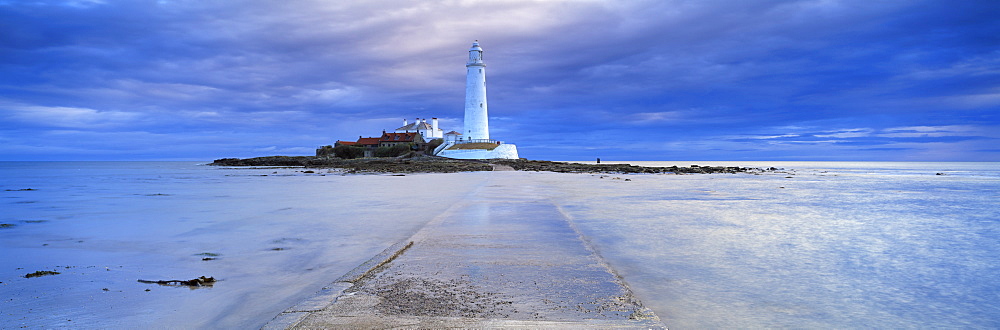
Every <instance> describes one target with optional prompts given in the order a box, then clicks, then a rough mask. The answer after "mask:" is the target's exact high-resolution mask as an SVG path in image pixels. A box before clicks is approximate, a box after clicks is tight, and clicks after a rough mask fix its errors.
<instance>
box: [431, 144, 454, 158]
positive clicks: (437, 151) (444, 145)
mask: <svg viewBox="0 0 1000 330" xmlns="http://www.w3.org/2000/svg"><path fill="white" fill-rule="evenodd" d="M453 145H455V142H454V141H449V142H445V143H442V144H441V145H439V146H438V147H437V148H434V153H433V155H435V156H437V154H439V153H441V152H442V151H444V150H445V149H448V147H451V146H453Z"/></svg>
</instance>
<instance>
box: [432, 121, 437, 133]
mask: <svg viewBox="0 0 1000 330" xmlns="http://www.w3.org/2000/svg"><path fill="white" fill-rule="evenodd" d="M431 129H432V130H433V132H437V131H438V119H437V118H431ZM431 134H435V133H431Z"/></svg>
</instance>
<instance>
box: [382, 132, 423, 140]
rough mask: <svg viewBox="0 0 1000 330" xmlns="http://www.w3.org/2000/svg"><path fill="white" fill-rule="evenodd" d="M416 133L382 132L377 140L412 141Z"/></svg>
mask: <svg viewBox="0 0 1000 330" xmlns="http://www.w3.org/2000/svg"><path fill="white" fill-rule="evenodd" d="M416 137H417V133H382V137H381V138H379V142H413V140H415V139H416Z"/></svg>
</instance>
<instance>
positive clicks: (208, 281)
mask: <svg viewBox="0 0 1000 330" xmlns="http://www.w3.org/2000/svg"><path fill="white" fill-rule="evenodd" d="M139 283H149V284H159V285H166V286H193V287H202V286H212V285H213V284H215V278H214V277H205V276H199V277H198V278H196V279H192V280H186V281H185V280H160V281H149V280H139Z"/></svg>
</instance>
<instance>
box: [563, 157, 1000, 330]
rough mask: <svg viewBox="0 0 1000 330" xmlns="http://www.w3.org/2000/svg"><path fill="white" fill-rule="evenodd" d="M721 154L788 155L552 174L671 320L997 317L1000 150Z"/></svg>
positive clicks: (805, 322) (678, 323)
mask: <svg viewBox="0 0 1000 330" xmlns="http://www.w3.org/2000/svg"><path fill="white" fill-rule="evenodd" d="M633 163H637V164H644V165H661V166H668V165H674V164H675V163H664V162H658V163H653V162H650V163H645V162H633ZM676 164H677V165H690V164H699V163H691V162H684V163H676ZM700 164H702V165H707V164H712V163H710V162H702V163H700ZM718 164H726V165H738V166H775V167H784V168H789V169H796V170H795V171H789V172H788V173H786V174H781V173H779V174H777V175H761V176H744V175H712V176H697V175H688V176H646V177H640V178H634V179H633V180H634V181H633V182H620V181H614V182H605V183H602V184H593V183H583V182H576V181H573V180H568V179H565V178H560V177H552V178H551V180H553V182H552V184H553V186H557V187H560V189H559V191H560V192H561V194H559V197H556V198H557V199H558V200H559V201H560V203H563V204H564V205H565V206H564V208H565V209H566V210H567V212H568V213H570V214H571V215H572V216H573V217H574V219H575V221H576V222H577V223H578V225H579V226H580V227H581V228H582V230H583V231H584V232H585V233H586V234H587V235H588V236H589V237H591V239H592V240H593V241H594V243H595V244H596V245H598V246H599V248H600V249H601V250H602V253H603V254H604V255H605V257H607V258H608V259H610V262H611V263H612V264H613V265H615V266H616V267H617V268H618V269H619V271H620V272H621V273H622V275H623V276H624V277H625V278H626V280H628V281H629V283H631V284H632V285H633V287H635V289H636V291H638V292H639V294H640V295H641V296H642V298H643V299H644V301H645V302H646V303H647V304H648V305H650V306H651V307H653V309H654V310H656V311H657V312H658V313H659V314H660V317H661V318H663V320H664V322H665V323H666V324H667V325H668V326H670V327H672V328H706V327H713V328H758V327H779V328H844V327H847V328H935V327H945V328H955V327H962V328H965V327H968V328H998V327H1000V276H998V275H997V274H1000V164H998V163H787V162H784V163H749V164H742V163H733V162H719V163H718ZM937 173H942V174H944V175H936V174H937ZM604 180H608V179H604ZM608 183H611V184H608Z"/></svg>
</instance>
